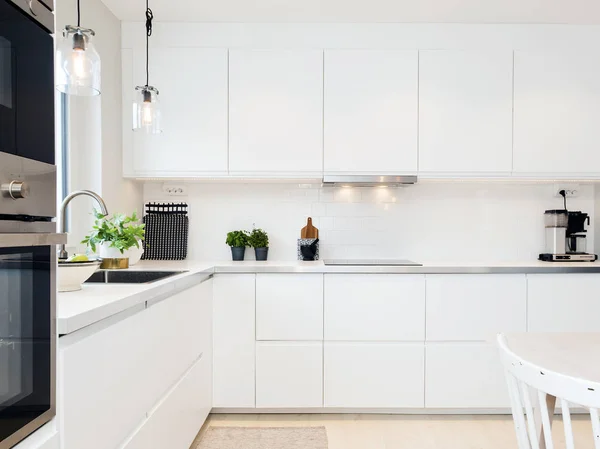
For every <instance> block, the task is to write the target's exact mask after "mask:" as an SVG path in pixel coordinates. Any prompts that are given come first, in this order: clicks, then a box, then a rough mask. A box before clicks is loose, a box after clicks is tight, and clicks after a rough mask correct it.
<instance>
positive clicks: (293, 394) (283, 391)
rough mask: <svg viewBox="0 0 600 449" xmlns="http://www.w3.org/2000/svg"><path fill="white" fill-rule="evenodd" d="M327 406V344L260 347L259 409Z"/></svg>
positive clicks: (307, 343) (257, 377)
mask: <svg viewBox="0 0 600 449" xmlns="http://www.w3.org/2000/svg"><path fill="white" fill-rule="evenodd" d="M322 406H323V344H322V343H316V342H285V343H283V342H268V343H267V342H259V343H257V344H256V407H258V408H261V407H262V408H271V407H273V408H278V407H279V408H294V407H322Z"/></svg>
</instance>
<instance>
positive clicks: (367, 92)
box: [324, 50, 418, 174]
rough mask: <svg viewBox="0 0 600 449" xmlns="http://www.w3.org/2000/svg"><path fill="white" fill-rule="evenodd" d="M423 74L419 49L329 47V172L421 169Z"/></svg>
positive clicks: (326, 153)
mask: <svg viewBox="0 0 600 449" xmlns="http://www.w3.org/2000/svg"><path fill="white" fill-rule="evenodd" d="M417 78H418V54H417V51H393V50H326V51H325V84H324V85H325V91H324V96H325V120H324V124H325V130H324V161H325V167H324V170H325V172H327V173H346V174H347V173H359V174H360V173H375V174H384V173H386V174H406V173H416V171H417V115H418V114H417V110H418V80H417Z"/></svg>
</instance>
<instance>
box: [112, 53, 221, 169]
mask: <svg viewBox="0 0 600 449" xmlns="http://www.w3.org/2000/svg"><path fill="white" fill-rule="evenodd" d="M145 58H146V55H145V52H142V51H137V50H136V51H133V50H131V49H124V50H123V54H122V69H123V123H124V125H123V146H124V148H125V151H124V152H123V158H124V160H123V163H124V174H125V175H126V176H134V177H135V176H138V177H147V176H157V177H160V176H181V177H191V176H194V177H197V176H215V175H224V174H226V173H227V123H228V112H227V108H228V105H227V95H228V92H227V49H215V48H194V47H191V48H183V47H179V48H156V49H152V58H150V84H152V85H154V86H156V87H157V88H158V89H159V92H160V94H159V101H160V109H161V126H162V129H163V132H162V133H161V134H146V133H145V132H142V131H139V132H134V131H132V105H133V100H134V89H135V86H137V85H143V84H144V83H145V80H146V75H145Z"/></svg>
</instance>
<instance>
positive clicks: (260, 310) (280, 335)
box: [256, 274, 323, 341]
mask: <svg viewBox="0 0 600 449" xmlns="http://www.w3.org/2000/svg"><path fill="white" fill-rule="evenodd" d="M256 339H257V340H275V341H276V340H283V341H286V340H289V341H294V340H296V341H298V340H304V341H307V340H318V341H321V340H323V275H322V274H257V275H256Z"/></svg>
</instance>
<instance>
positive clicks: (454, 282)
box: [427, 274, 527, 341]
mask: <svg viewBox="0 0 600 449" xmlns="http://www.w3.org/2000/svg"><path fill="white" fill-rule="evenodd" d="M526 330H527V280H526V278H525V275H524V274H490V275H488V274H448V275H446V274H441V275H427V340H428V341H435V340H438V341H447V340H451V341H457V340H488V339H493V338H494V336H495V334H497V333H498V332H525V331H526Z"/></svg>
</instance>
